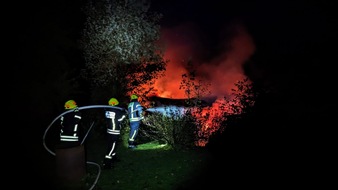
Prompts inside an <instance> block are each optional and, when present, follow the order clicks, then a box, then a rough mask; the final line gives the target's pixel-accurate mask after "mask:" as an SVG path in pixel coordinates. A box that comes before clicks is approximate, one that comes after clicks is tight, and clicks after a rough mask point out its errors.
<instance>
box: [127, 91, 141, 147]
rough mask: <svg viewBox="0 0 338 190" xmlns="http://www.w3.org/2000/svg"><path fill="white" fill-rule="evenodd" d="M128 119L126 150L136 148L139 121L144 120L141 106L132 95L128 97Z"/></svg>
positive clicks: (135, 96)
mask: <svg viewBox="0 0 338 190" xmlns="http://www.w3.org/2000/svg"><path fill="white" fill-rule="evenodd" d="M128 117H129V123H130V131H129V139H128V148H130V149H134V148H136V147H137V146H136V142H135V139H136V137H137V134H138V130H139V128H140V124H141V121H142V120H143V119H144V117H143V106H142V105H141V103H140V102H139V101H138V96H137V95H136V94H132V95H131V96H130V103H129V105H128Z"/></svg>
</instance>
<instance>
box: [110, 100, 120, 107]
mask: <svg viewBox="0 0 338 190" xmlns="http://www.w3.org/2000/svg"><path fill="white" fill-rule="evenodd" d="M108 104H109V105H111V106H117V105H118V104H119V101H118V100H117V99H116V98H110V100H109V101H108Z"/></svg>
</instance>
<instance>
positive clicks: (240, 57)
mask: <svg viewBox="0 0 338 190" xmlns="http://www.w3.org/2000/svg"><path fill="white" fill-rule="evenodd" d="M227 30H232V31H233V32H234V33H235V34H236V35H234V36H232V37H231V38H220V39H226V40H225V41H221V40H220V44H218V46H219V47H230V48H224V51H219V53H214V54H212V55H213V57H212V58H210V57H206V56H204V55H205V54H206V53H205V51H208V47H206V45H205V44H203V42H202V41H201V40H199V39H200V36H199V33H198V32H197V29H196V28H194V26H193V25H192V24H187V25H181V26H177V27H175V28H170V29H164V30H163V31H162V37H161V41H162V42H163V43H164V44H166V52H165V55H164V58H165V59H167V60H169V63H168V65H167V68H166V71H165V77H163V78H160V79H158V80H157V81H155V83H154V86H153V87H154V89H155V90H154V92H153V94H152V95H156V96H159V97H163V98H172V99H183V98H187V95H186V93H185V91H184V90H181V89H180V88H179V87H180V85H181V82H182V75H183V74H187V73H188V72H189V71H188V70H187V68H188V66H187V63H188V62H189V61H190V62H191V63H192V64H193V69H195V70H196V79H197V80H202V81H205V82H207V83H209V84H210V87H209V90H210V92H211V94H209V96H215V97H217V100H216V101H215V102H214V103H213V104H212V105H211V106H208V107H205V108H204V109H203V111H202V113H201V114H200V115H196V116H197V118H204V116H205V115H206V114H207V113H208V114H210V116H211V117H209V119H207V120H205V121H203V122H204V123H205V125H204V126H203V128H202V131H201V133H207V134H206V135H210V134H211V133H213V132H215V131H217V130H218V128H219V126H217V122H213V119H214V118H216V117H218V116H220V115H221V114H222V113H223V112H224V110H222V109H220V104H221V103H222V101H224V97H228V98H229V97H231V89H234V88H235V83H236V82H237V81H240V80H243V79H244V78H245V75H244V71H243V69H242V65H243V64H244V63H245V62H246V61H247V60H248V59H249V58H250V56H251V55H252V54H253V52H254V51H255V46H254V43H253V41H252V39H251V36H250V35H249V34H248V33H247V31H246V30H245V27H243V26H242V25H241V24H238V25H234V26H231V27H229V26H228V28H227ZM220 37H223V36H222V34H220ZM223 103H224V102H223ZM226 109H227V108H226ZM226 111H230V110H229V109H228V110H226ZM204 135H205V134H204ZM205 143H206V142H199V145H200V146H204V145H205Z"/></svg>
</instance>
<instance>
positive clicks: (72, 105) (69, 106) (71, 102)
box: [65, 100, 77, 110]
mask: <svg viewBox="0 0 338 190" xmlns="http://www.w3.org/2000/svg"><path fill="white" fill-rule="evenodd" d="M76 107H77V105H76V102H75V101H74V100H68V101H67V102H66V103H65V109H66V110H69V109H74V108H76Z"/></svg>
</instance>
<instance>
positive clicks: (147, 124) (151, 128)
mask: <svg viewBox="0 0 338 190" xmlns="http://www.w3.org/2000/svg"><path fill="white" fill-rule="evenodd" d="M139 133H140V136H142V137H143V138H147V139H149V140H157V141H159V142H160V143H163V144H168V145H170V146H171V147H172V148H174V149H192V148H194V147H195V141H196V140H197V127H196V125H195V119H194V118H193V117H192V116H191V114H189V112H186V113H185V114H183V115H180V114H178V113H176V114H171V115H170V116H166V115H164V114H162V113H159V112H154V113H151V114H148V115H147V117H146V118H145V120H144V121H143V126H142V127H141V128H140V131H139Z"/></svg>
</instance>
